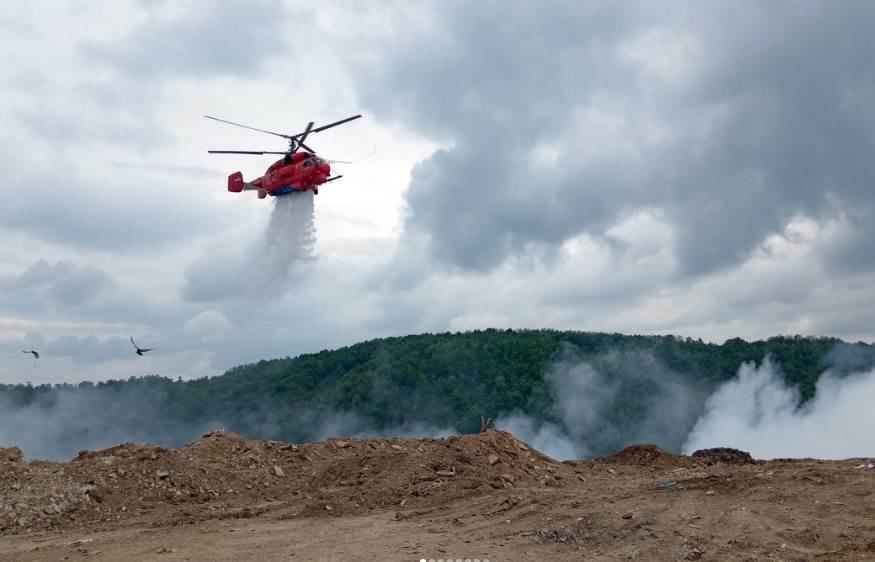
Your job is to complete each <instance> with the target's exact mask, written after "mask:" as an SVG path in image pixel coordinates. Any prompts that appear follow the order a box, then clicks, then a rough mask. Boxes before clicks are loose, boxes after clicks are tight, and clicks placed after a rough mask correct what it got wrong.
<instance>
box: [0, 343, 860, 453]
mask: <svg viewBox="0 0 875 562" xmlns="http://www.w3.org/2000/svg"><path fill="white" fill-rule="evenodd" d="M767 356H769V357H771V358H772V359H773V360H774V362H775V363H776V364H777V365H778V366H779V367H780V368H781V370H782V372H783V374H784V377H785V379H786V380H787V381H788V382H789V383H791V384H792V385H795V386H796V387H797V388H798V389H799V391H800V392H801V395H802V397H803V398H804V399H807V398H810V397H811V396H812V395H813V393H814V388H815V383H816V381H817V379H818V377H819V376H820V374H821V373H822V372H823V371H824V370H825V369H833V370H834V371H837V372H840V373H841V372H849V371H852V370H859V369H866V368H871V366H872V365H873V364H875V347H873V346H871V345H867V344H863V343H858V344H848V343H845V342H842V341H841V340H838V339H835V338H806V337H798V336H796V337H774V338H770V339H768V340H764V341H755V342H746V341H744V340H741V339H732V340H728V341H726V342H725V343H723V344H711V343H705V342H702V341H701V340H692V339H689V338H687V339H684V338H679V337H675V336H625V335H621V334H599V333H586V332H570V331H567V332H562V331H554V330H503V331H502V330H484V331H474V332H466V333H459V334H449V333H445V334H423V335H414V336H405V337H397V338H386V339H378V340H371V341H367V342H363V343H360V344H356V345H352V346H349V347H344V348H341V349H337V350H332V351H322V352H319V353H314V354H307V355H301V356H299V357H295V358H284V359H273V360H265V361H259V362H258V363H254V364H250V365H242V366H239V367H235V368H233V369H231V370H229V371H228V372H227V373H225V374H224V375H221V376H213V377H205V378H201V379H197V380H190V381H174V380H171V379H169V378H165V377H160V376H157V375H156V376H148V377H143V378H132V379H129V380H123V381H108V382H101V383H97V384H92V383H81V384H78V385H56V386H49V385H42V386H36V387H34V386H30V385H12V386H0V405H2V406H3V408H2V412H3V413H0V417H2V421H3V422H4V423H3V426H4V427H5V430H6V432H7V433H6V435H22V434H25V435H29V436H33V440H32V442H28V443H17V444H19V445H22V446H23V448H24V450H25V455H26V456H27V457H28V458H70V457H72V456H73V455H75V453H76V451H78V450H79V449H86V448H88V449H98V448H102V447H107V446H109V445H111V444H113V443H116V442H121V441H148V442H153V443H157V444H161V445H165V446H176V447H178V446H181V445H182V444H184V443H186V442H188V441H190V440H191V439H193V438H195V437H196V436H197V435H199V434H200V433H203V432H204V431H207V430H209V429H211V428H215V427H228V428H229V429H231V430H233V431H235V432H237V433H240V434H242V435H246V436H247V437H250V438H261V439H281V440H285V441H290V442H304V441H313V440H318V439H321V438H324V437H326V436H328V435H337V434H346V435H375V434H376V435H379V434H381V433H384V434H421V435H426V434H427V435H441V434H447V433H450V432H462V433H468V432H473V431H476V430H477V429H478V427H479V423H480V419H481V417H492V418H494V419H503V418H507V417H508V416H514V415H519V416H525V417H526V419H529V420H534V421H535V422H537V423H551V424H554V425H556V426H557V427H562V425H563V423H565V422H564V421H563V419H562V417H561V416H560V415H558V413H557V410H556V400H557V396H559V395H561V394H562V393H563V392H565V389H564V387H563V386H562V385H567V384H568V381H569V380H570V381H571V384H572V385H573V384H574V381H575V380H577V379H580V378H581V377H580V376H578V375H581V372H580V369H582V368H584V369H587V371H586V372H587V373H596V374H597V377H596V378H595V380H596V382H598V384H599V385H601V387H605V386H609V387H610V390H611V392H610V393H603V394H604V397H603V399H601V400H600V401H599V402H598V404H596V405H595V406H597V408H598V412H599V415H598V420H596V421H597V422H598V423H597V424H595V425H594V426H593V429H592V432H591V434H590V435H586V440H587V446H588V448H589V450H590V451H591V452H592V454H594V455H600V454H606V453H609V452H611V451H615V450H617V449H619V448H622V447H623V446H625V445H627V444H629V443H631V442H634V441H641V440H647V441H655V442H658V443H659V444H660V445H661V446H663V447H665V448H667V449H669V450H677V449H678V447H680V445H681V443H682V441H683V438H684V437H685V436H686V434H687V432H688V431H689V429H690V427H691V426H692V424H693V423H694V422H695V420H696V419H697V417H698V415H699V414H700V412H701V408H702V405H703V403H704V400H705V398H706V397H707V395H708V394H709V393H710V392H711V390H713V389H714V387H715V386H716V385H717V384H719V383H720V382H722V381H726V380H728V379H730V378H732V377H733V376H734V375H735V374H736V372H737V370H738V368H739V366H740V365H741V364H742V363H743V362H746V361H756V362H761V361H762V360H763V359H764V358H765V357H767ZM557 373H558V374H557ZM563 373H565V374H568V373H570V374H571V375H574V376H572V377H569V376H564V375H563ZM583 374H586V373H583ZM563 377H564V378H563ZM575 377H576V378H575ZM590 378H592V377H590ZM601 387H599V388H601ZM599 388H596V390H598V389H599ZM584 390H586V391H589V389H584ZM590 394H592V395H593V397H594V398H593V399H595V397H597V395H598V393H597V392H591V393H590ZM595 406H594V407H595ZM664 410H672V411H674V412H675V419H673V420H672V423H671V427H670V428H660V427H659V426H658V425H659V424H654V423H653V420H654V419H656V418H659V417H660V414H661V412H662V411H664ZM3 437H4V434H3V433H2V430H0V441H3V440H4V439H3ZM5 440H6V441H10V437H6V438H5ZM0 444H2V443H0Z"/></svg>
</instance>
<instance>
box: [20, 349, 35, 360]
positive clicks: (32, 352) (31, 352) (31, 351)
mask: <svg viewBox="0 0 875 562" xmlns="http://www.w3.org/2000/svg"><path fill="white" fill-rule="evenodd" d="M21 352H22V353H30V354H32V355H33V358H34V359H39V353H37V352H36V351H34V350H32V349H31V350H30V351H24V350H22V351H21Z"/></svg>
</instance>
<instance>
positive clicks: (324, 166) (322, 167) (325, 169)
mask: <svg viewBox="0 0 875 562" xmlns="http://www.w3.org/2000/svg"><path fill="white" fill-rule="evenodd" d="M319 171H320V172H322V173H323V174H325V175H326V176H327V175H328V174H329V173H331V168H330V167H329V166H328V162H324V161H323V162H322V163H321V164H319Z"/></svg>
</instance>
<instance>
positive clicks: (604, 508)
mask: <svg viewBox="0 0 875 562" xmlns="http://www.w3.org/2000/svg"><path fill="white" fill-rule="evenodd" d="M869 463H870V460H869V459H853V460H847V461H818V460H811V459H804V460H780V461H769V462H764V461H755V460H753V459H751V458H750V457H749V455H747V454H746V453H744V452H742V451H736V450H733V449H725V448H724V449H709V450H705V451H700V452H697V453H696V454H694V456H682V455H674V454H669V453H666V452H663V451H662V450H660V449H659V448H658V447H655V446H653V445H634V446H632V447H628V448H626V449H624V450H623V451H620V452H619V453H617V454H615V455H612V456H610V457H606V458H602V459H596V460H592V461H579V462H557V461H554V460H552V459H550V458H549V457H546V456H544V455H542V454H540V453H538V452H537V451H535V450H533V449H531V448H530V447H528V446H527V445H526V444H524V443H522V442H521V441H518V440H517V439H515V438H514V437H513V436H512V435H510V434H508V433H505V432H503V431H497V430H491V429H490V430H487V431H485V432H483V433H480V434H478V435H462V436H455V437H449V438H447V439H367V440H361V439H346V438H343V439H340V438H336V439H328V440H326V441H323V442H319V443H312V444H305V445H293V444H287V443H281V442H277V441H250V440H247V439H244V438H242V437H240V436H238V435H234V434H233V433H230V432H227V431H222V430H219V431H214V432H210V433H208V434H206V435H204V436H203V437H202V438H201V439H199V440H198V441H195V442H194V443H191V444H189V445H187V446H186V447H183V448H182V449H179V450H176V449H166V448H161V447H154V446H151V445H142V444H130V443H126V444H122V445H119V446H116V447H113V448H110V449H106V450H104V451H99V452H91V451H83V452H82V453H80V454H79V456H78V457H77V458H76V459H74V460H72V461H71V462H68V463H58V462H43V461H32V462H24V461H23V460H22V455H21V451H19V450H18V449H16V448H14V447H13V448H6V449H3V448H0V560H80V559H95V560H168V561H169V560H250V559H255V560H359V559H361V560H411V561H414V560H420V559H423V558H424V559H426V560H429V559H434V560H438V559H444V560H455V559H462V560H464V559H472V560H473V559H478V558H479V559H480V560H483V559H489V560H491V561H493V562H494V561H497V560H528V559H531V560H542V559H556V560H579V559H581V558H585V559H590V560H632V559H637V560H788V561H789V560H875V519H873V516H875V497H873V491H875V469H870V468H868V466H869ZM861 465H862V467H860V466H861ZM858 467H860V468H858Z"/></svg>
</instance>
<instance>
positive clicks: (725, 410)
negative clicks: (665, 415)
mask: <svg viewBox="0 0 875 562" xmlns="http://www.w3.org/2000/svg"><path fill="white" fill-rule="evenodd" d="M873 403H875V370H871V371H868V372H861V373H855V374H851V375H849V376H846V377H839V376H837V375H835V374H834V373H833V372H831V371H827V372H826V373H824V374H823V375H821V377H820V378H819V379H818V382H817V391H816V393H815V395H814V398H812V399H811V400H810V401H808V402H807V403H805V404H802V403H801V398H800V395H799V392H798V391H797V390H796V389H795V388H792V387H789V386H787V384H786V383H785V382H784V380H783V378H782V377H781V374H780V371H779V369H778V367H777V366H775V365H774V364H773V363H772V362H771V361H770V360H768V359H767V360H765V361H763V363H762V364H761V365H760V366H756V365H755V364H753V363H745V364H743V365H742V366H741V368H740V369H739V371H738V376H737V377H736V378H735V379H733V380H732V381H729V382H727V383H725V384H723V385H722V386H721V387H720V388H719V389H717V390H716V391H715V392H714V394H713V395H711V397H710V398H708V400H707V402H706V406H705V407H706V411H705V413H704V414H703V415H702V417H701V418H700V419H699V421H698V422H697V423H696V425H695V427H694V428H693V430H692V432H691V433H690V435H689V438H688V439H687V442H686V443H685V444H684V447H683V450H684V451H685V452H687V453H689V452H692V451H694V450H696V449H701V448H707V447H717V446H721V447H735V448H738V449H743V450H745V451H748V452H750V453H751V454H752V455H753V456H754V457H757V458H764V459H769V458H779V457H816V458H822V459H841V458H850V457H865V456H875V442H873V440H872V431H871V430H872V426H873V422H875V413H873V410H872V404H873Z"/></svg>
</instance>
